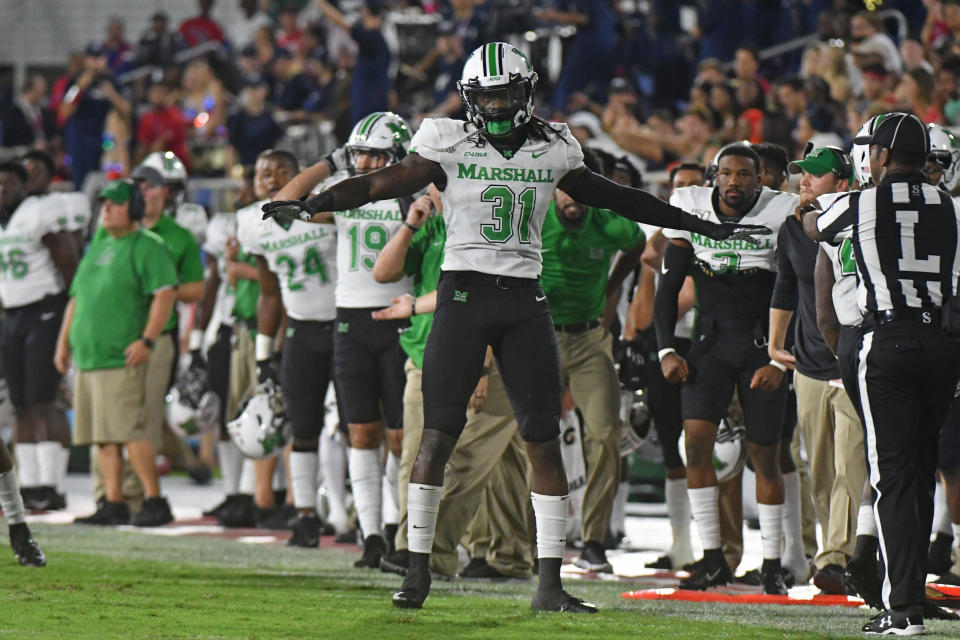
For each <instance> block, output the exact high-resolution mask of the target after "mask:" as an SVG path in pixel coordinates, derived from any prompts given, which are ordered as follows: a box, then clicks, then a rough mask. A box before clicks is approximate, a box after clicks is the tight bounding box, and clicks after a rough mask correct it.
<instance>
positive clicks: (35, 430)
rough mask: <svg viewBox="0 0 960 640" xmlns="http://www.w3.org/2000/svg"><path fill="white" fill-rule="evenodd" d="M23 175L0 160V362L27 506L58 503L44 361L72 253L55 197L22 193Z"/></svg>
mask: <svg viewBox="0 0 960 640" xmlns="http://www.w3.org/2000/svg"><path fill="white" fill-rule="evenodd" d="M26 180H27V172H26V169H24V167H23V165H22V164H20V163H19V162H4V163H0V304H2V305H3V308H4V310H5V316H4V319H3V326H2V329H0V360H2V362H3V370H4V375H5V377H6V379H7V384H8V386H9V389H10V399H11V401H12V402H13V406H14V410H15V412H16V429H15V437H16V443H17V446H16V448H15V454H16V456H17V471H18V473H19V474H20V481H21V486H22V487H23V493H24V502H25V503H26V505H27V508H29V509H50V508H62V507H63V506H64V501H63V496H62V495H61V494H59V493H58V492H57V487H59V486H60V485H61V484H62V477H63V475H64V473H65V470H66V465H65V462H66V459H67V457H68V455H69V453H68V452H69V444H70V427H69V424H68V423H67V418H66V415H65V414H64V412H63V410H62V409H61V408H59V407H58V406H57V405H56V403H55V400H56V397H57V391H58V389H59V387H60V377H61V376H60V373H59V372H58V371H57V370H56V368H55V367H54V366H53V359H52V358H53V353H54V351H55V350H56V344H57V335H58V333H59V326H58V325H59V323H60V321H61V320H62V319H63V312H64V309H65V308H66V302H67V296H66V291H67V289H68V288H69V286H70V282H71V281H72V280H73V275H74V273H75V272H76V269H77V262H78V261H79V255H78V253H77V247H76V244H75V242H74V238H73V235H72V234H71V233H70V232H69V231H67V230H66V229H65V228H64V227H63V226H62V225H61V224H60V221H59V220H58V217H59V213H60V209H59V207H58V206H57V205H58V204H59V201H58V200H56V199H53V198H52V197H51V196H31V197H27V190H26ZM51 205H52V206H51Z"/></svg>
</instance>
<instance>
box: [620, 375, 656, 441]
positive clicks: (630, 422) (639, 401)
mask: <svg viewBox="0 0 960 640" xmlns="http://www.w3.org/2000/svg"><path fill="white" fill-rule="evenodd" d="M620 423H621V425H622V429H621V432H620V456H621V457H622V456H625V455H627V454H628V453H633V452H634V451H636V450H637V449H639V448H640V447H642V446H643V443H644V442H645V441H646V439H647V437H648V436H649V435H650V407H649V405H648V404H647V394H646V393H645V392H644V390H643V389H638V390H636V391H631V390H629V389H620Z"/></svg>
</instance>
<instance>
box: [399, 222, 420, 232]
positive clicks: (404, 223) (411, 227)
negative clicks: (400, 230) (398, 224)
mask: <svg viewBox="0 0 960 640" xmlns="http://www.w3.org/2000/svg"><path fill="white" fill-rule="evenodd" d="M403 226H405V227H406V228H407V229H410V233H416V232H417V231H420V227H415V226H413V225H412V224H410V223H409V222H407V221H406V220H404V221H403Z"/></svg>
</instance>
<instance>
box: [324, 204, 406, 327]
mask: <svg viewBox="0 0 960 640" xmlns="http://www.w3.org/2000/svg"><path fill="white" fill-rule="evenodd" d="M406 216H407V212H406V211H403V210H402V209H401V207H400V203H399V202H397V200H380V201H379V202H371V203H369V204H365V205H363V206H362V207H358V208H357V209H350V210H349V211H337V212H335V213H334V220H335V221H336V224H337V306H338V307H342V308H345V309H362V308H365V307H387V306H390V300H392V299H393V298H396V297H397V296H400V295H403V294H404V293H412V292H413V279H412V278H409V277H405V278H403V279H402V280H399V281H397V282H390V283H381V282H377V281H376V280H374V279H373V265H374V264H375V263H376V262H377V256H379V255H380V250H381V249H383V248H384V247H385V246H387V242H389V241H390V238H392V237H393V235H394V234H395V233H396V232H397V231H398V230H399V229H400V227H402V226H403V221H404V220H405V219H406Z"/></svg>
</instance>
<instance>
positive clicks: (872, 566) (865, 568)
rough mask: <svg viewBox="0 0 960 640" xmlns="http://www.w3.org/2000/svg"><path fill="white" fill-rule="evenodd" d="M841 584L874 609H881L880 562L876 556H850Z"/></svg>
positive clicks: (848, 591)
mask: <svg viewBox="0 0 960 640" xmlns="http://www.w3.org/2000/svg"><path fill="white" fill-rule="evenodd" d="M843 585H844V587H845V588H846V590H847V593H854V594H856V595H858V596H860V597H861V598H863V601H864V602H866V603H867V604H868V605H870V606H871V607H873V608H874V609H878V610H880V611H883V609H884V607H883V600H882V599H881V597H880V591H881V588H882V580H881V578H880V563H879V562H877V559H876V558H870V557H866V556H859V557H858V556H856V555H854V556H853V557H852V558H850V560H849V561H848V562H847V567H846V569H844V572H843Z"/></svg>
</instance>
